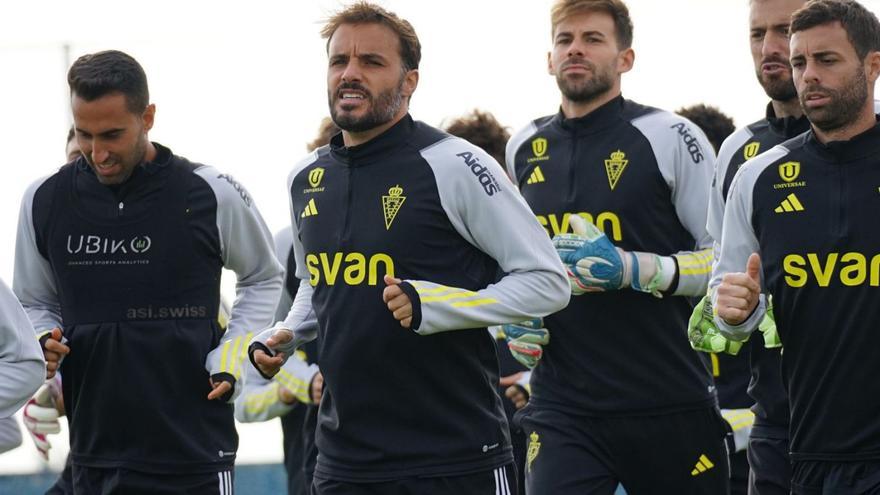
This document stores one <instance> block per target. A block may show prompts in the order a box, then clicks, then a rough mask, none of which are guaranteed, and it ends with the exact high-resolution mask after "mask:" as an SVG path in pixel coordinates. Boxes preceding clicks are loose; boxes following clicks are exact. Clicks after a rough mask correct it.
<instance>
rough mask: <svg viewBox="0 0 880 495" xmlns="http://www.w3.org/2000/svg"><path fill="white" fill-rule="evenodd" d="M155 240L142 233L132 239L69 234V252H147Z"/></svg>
mask: <svg viewBox="0 0 880 495" xmlns="http://www.w3.org/2000/svg"><path fill="white" fill-rule="evenodd" d="M152 245H153V241H152V240H151V239H150V236H146V235H141V236H135V237H132V238H131V239H111V238H109V237H101V236H98V235H80V236H72V235H68V236H67V252H68V253H70V254H129V253H135V254H140V253H146V252H147V251H149V250H150V246H152Z"/></svg>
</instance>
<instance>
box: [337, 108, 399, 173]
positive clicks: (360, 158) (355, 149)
mask: <svg viewBox="0 0 880 495" xmlns="http://www.w3.org/2000/svg"><path fill="white" fill-rule="evenodd" d="M413 129H415V122H414V121H413V119H412V117H411V116H410V115H409V114H406V115H404V116H403V118H402V119H400V120H399V121H398V122H397V123H396V124H394V125H393V126H391V127H389V128H388V129H387V130H386V131H385V132H383V133H382V134H379V135H378V136H376V137H374V138H373V139H371V140H369V141H367V142H366V143H363V144H359V145H357V146H351V147H346V146H345V144H344V143H343V141H342V133H339V134H337V135H335V136H333V137H332V138H331V139H330V154H331V155H333V158H335V159H337V160H339V161H340V162H342V163H343V164H345V165H347V166H349V167H358V166H363V165H368V164H370V163H373V162H376V161H378V160H380V159H381V160H386V161H387V160H388V157H389V155H391V154H393V151H394V150H396V149H398V148H400V147H401V146H402V145H404V144H406V143H407V142H408V141H407V138H408V137H409V135H410V134H411V133H412V131H413Z"/></svg>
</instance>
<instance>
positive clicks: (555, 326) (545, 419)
mask: <svg viewBox="0 0 880 495" xmlns="http://www.w3.org/2000/svg"><path fill="white" fill-rule="evenodd" d="M551 19H552V20H551V24H552V31H553V32H552V39H553V40H554V43H553V45H552V47H551V52H550V56H549V60H548V61H549V69H550V72H551V74H552V75H554V76H555V77H556V82H557V85H558V86H559V89H560V93H561V100H562V101H561V105H560V111H559V112H557V113H555V114H553V115H548V116H545V117H540V118H538V119H535V120H533V121H532V122H530V123H529V124H528V126H527V127H526V128H525V129H523V130H522V131H520V132H518V133H516V134H515V135H514V137H513V138H512V139H511V140H510V142H509V143H508V146H507V153H506V157H507V168H508V172H509V175H510V176H511V178H512V179H513V182H514V184H516V185H517V186H518V187H519V189H520V192H521V193H522V195H523V197H524V198H525V199H526V201H527V202H528V203H529V206H531V208H532V210H533V211H534V213H535V215H536V216H537V219H538V222H539V223H540V224H541V225H543V226H544V228H545V229H546V230H547V232H548V234H549V235H550V236H551V237H552V236H557V237H556V238H555V247H556V249H557V251H558V254H559V256H560V258H561V259H562V260H563V261H564V264H565V265H566V268H567V270H568V279H569V282H570V286H571V287H570V289H571V293H572V294H573V295H576V296H578V297H574V298H572V299H571V302H570V303H569V305H568V307H566V308H565V309H563V310H562V311H560V312H558V313H555V314H553V315H550V316H547V317H545V318H544V319H543V328H546V329H547V330H548V331H549V332H550V334H551V338H550V341H549V343H547V344H545V345H543V347H542V349H541V351H542V352H541V353H538V352H537V350H536V349H535V348H534V347H531V346H528V347H531V348H530V349H526V347H527V346H523V345H521V343H520V342H517V344H520V345H517V346H515V347H514V348H515V350H517V351H519V348H520V347H522V348H523V350H528V351H529V354H527V355H528V356H530V357H535V358H536V357H538V356H539V354H542V355H541V356H540V361H538V363H537V366H536V367H535V368H534V371H533V372H532V377H531V381H530V387H531V397H530V399H529V404H528V405H527V406H526V407H525V408H524V409H522V410H521V411H520V412H519V413H518V419H519V420H520V423H521V424H522V426H523V429H524V430H525V432H526V434H527V435H528V437H529V447H528V454H527V458H526V491H527V492H530V493H554V494H556V493H559V494H564V493H613V491H614V488H615V487H616V486H617V485H618V484H622V485H623V486H624V487H625V488H626V490H627V492H628V493H631V494H637V493H657V490H658V489H661V487H662V491H663V493H707V494H708V493H711V494H716V493H724V492H725V491H726V485H727V463H726V457H727V456H726V453H725V449H724V442H723V438H722V437H723V436H724V435H725V434H726V428H725V425H724V422H723V420H722V418H721V416H720V413H719V411H718V410H717V406H716V405H715V401H716V395H715V390H714V384H713V382H712V377H711V376H710V374H709V370H708V369H707V367H706V365H705V364H704V363H703V361H702V360H701V359H700V357H699V356H698V355H697V354H696V353H695V352H694V351H693V350H692V349H691V348H690V346H689V345H688V343H687V340H686V339H685V338H684V336H683V335H682V331H681V329H682V328H684V327H685V325H686V322H687V320H688V316H689V315H690V313H691V310H692V309H693V307H692V305H691V303H690V301H689V299H688V297H682V296H691V297H692V296H702V295H704V294H705V293H706V284H707V282H708V278H709V272H710V269H711V261H712V252H711V250H710V249H709V248H710V246H711V239H710V237H709V236H708V234H707V233H706V208H707V202H708V191H709V184H710V181H711V175H712V162H713V161H714V153H713V151H712V147H711V145H710V144H709V142H708V140H707V139H706V138H705V135H704V134H703V133H702V132H701V131H700V129H699V128H697V127H696V126H694V125H693V123H691V122H690V121H688V120H687V119H685V118H682V117H679V116H676V115H674V114H672V113H670V112H666V111H662V110H659V109H656V108H652V107H648V106H644V105H640V104H638V103H636V102H633V101H630V100H626V99H624V98H623V97H622V96H621V79H622V76H623V74H624V73H626V72H628V71H629V70H630V69H631V68H632V67H633V61H634V53H633V50H632V48H631V43H632V33H633V31H632V23H631V20H630V18H629V13H628V11H627V9H626V7H625V6H624V5H623V3H622V2H607V3H603V4H602V5H601V6H598V5H597V4H594V3H592V2H590V3H583V2H574V1H567V0H560V1H557V2H554V6H553V8H552V10H551ZM599 25H603V26H605V28H602V35H603V36H602V38H601V39H602V41H601V44H602V45H603V46H604V47H607V48H608V49H609V50H608V52H609V53H610V54H612V55H610V56H609V57H608V58H605V59H603V58H601V57H596V56H594V52H593V51H592V48H591V47H592V46H593V45H592V44H590V41H595V37H594V36H593V35H592V33H594V32H595V30H596V29H597V26H599ZM581 218H583V219H584V220H588V221H590V222H591V223H592V222H595V227H591V226H589V225H579V223H580V219H581ZM574 229H577V231H576V232H575V233H574V234H572V231H573V230H574ZM602 232H604V233H602ZM535 337H537V335H535ZM526 343H529V344H532V346H534V345H537V344H534V343H531V342H526ZM514 390H516V389H514Z"/></svg>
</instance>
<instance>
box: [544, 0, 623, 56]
mask: <svg viewBox="0 0 880 495" xmlns="http://www.w3.org/2000/svg"><path fill="white" fill-rule="evenodd" d="M583 12H605V13H606V14H608V15H610V16H611V18H612V19H614V31H615V32H616V33H617V47H618V48H620V49H621V50H626V49H627V48H630V47H631V46H632V42H633V23H632V19H631V18H630V16H629V9H628V8H627V7H626V4H625V3H623V2H622V1H621V0H557V1H556V3H554V4H553V7H552V8H551V9H550V33H551V34H550V35H551V36H554V35H555V33H556V26H558V25H559V23H561V22H562V21H564V20H565V19H567V18H568V17H571V16H572V15H575V14H580V13H583Z"/></svg>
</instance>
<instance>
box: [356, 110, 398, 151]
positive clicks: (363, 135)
mask: <svg viewBox="0 0 880 495" xmlns="http://www.w3.org/2000/svg"><path fill="white" fill-rule="evenodd" d="M407 111H408V109H407V108H405V107H404V108H402V109H401V111H400V112H398V113H397V115H395V116H394V118H393V119H391V120H389V121H388V122H385V123H384V124H380V125H378V126H376V127H373V128H372V129H367V130H366V131H362V132H349V131H346V130H343V131H342V143H343V144H345V147H346V148H351V147H352V146H360V145H362V144H364V143H366V142H368V141H371V140H372V139H373V138H375V137H376V136H378V135H380V134H382V133H383V132H385V131H387V130H388V129H391V128H392V127H394V125H395V124H397V123H398V122H400V119H402V118H403V117H405V116H406V114H407Z"/></svg>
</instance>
